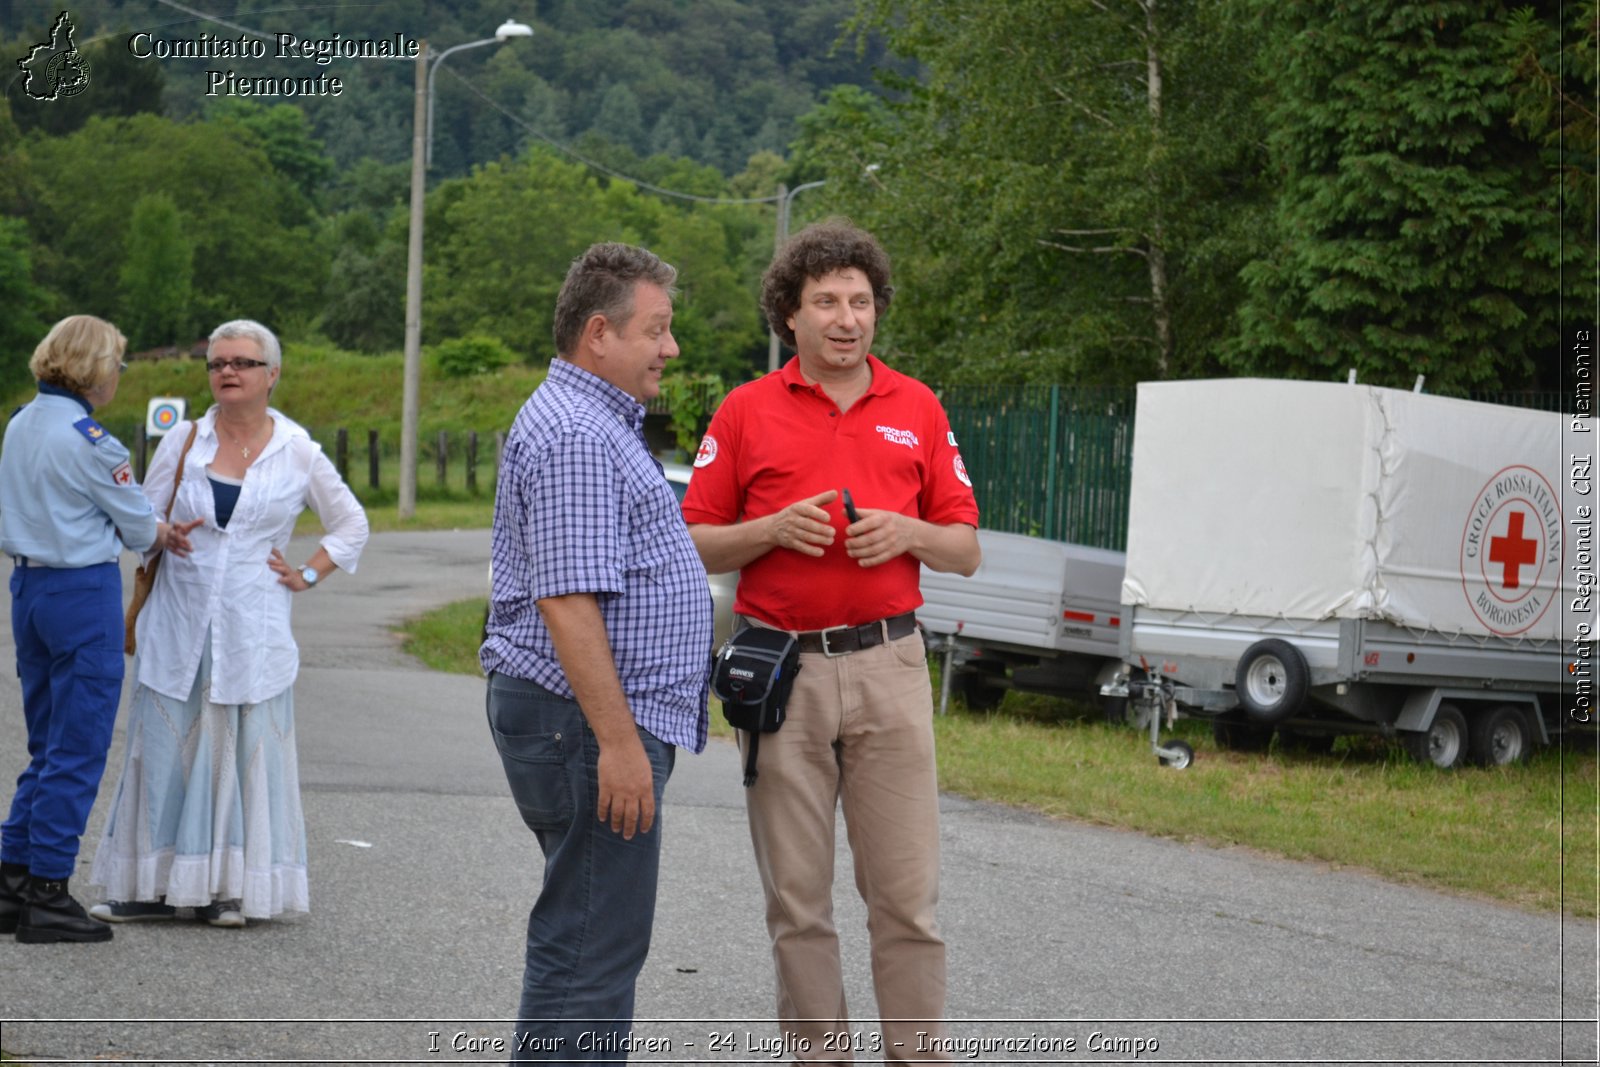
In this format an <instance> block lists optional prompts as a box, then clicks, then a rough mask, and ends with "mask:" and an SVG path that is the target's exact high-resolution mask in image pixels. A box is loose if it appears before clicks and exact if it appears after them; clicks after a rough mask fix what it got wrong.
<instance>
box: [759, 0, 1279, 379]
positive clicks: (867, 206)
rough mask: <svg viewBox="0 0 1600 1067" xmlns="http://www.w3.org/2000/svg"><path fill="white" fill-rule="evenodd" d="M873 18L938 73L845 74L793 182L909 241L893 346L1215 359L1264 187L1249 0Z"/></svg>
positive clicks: (807, 124) (1082, 0)
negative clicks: (1240, 15) (896, 97)
mask: <svg viewBox="0 0 1600 1067" xmlns="http://www.w3.org/2000/svg"><path fill="white" fill-rule="evenodd" d="M859 25H860V26H861V27H864V28H867V29H878V30H881V31H882V32H883V33H884V34H885V35H886V36H887V38H888V40H889V43H890V45H891V47H892V48H893V49H894V50H895V51H896V52H897V53H898V54H900V55H902V56H904V57H908V58H910V59H914V60H916V61H917V62H919V63H920V64H921V68H922V70H923V72H924V73H923V76H922V77H920V78H919V79H918V80H916V81H906V80H903V79H902V80H898V81H896V80H893V79H891V83H890V84H891V87H892V88H897V89H898V90H900V92H901V94H902V96H901V99H900V101H899V102H898V103H897V104H895V105H894V106H893V107H891V108H885V107H884V106H883V105H881V104H880V103H879V102H878V101H877V100H876V99H875V98H873V97H871V96H869V95H868V94H865V93H863V92H861V91H859V90H856V89H853V88H851V87H840V88H839V89H836V90H835V91H834V92H833V93H832V94H831V95H830V97H829V99H828V101H827V103H826V104H825V105H824V106H823V107H822V108H820V109H819V110H818V111H817V112H815V113H813V114H812V115H811V116H808V117H807V119H806V120H804V121H803V123H802V135H801V139H800V141H799V142H798V143H797V145H796V152H795V162H796V168H795V170H794V171H793V172H792V173H791V176H790V177H791V184H794V183H795V182H798V181H800V180H804V179H815V178H817V177H825V179H826V181H827V183H828V184H827V186H826V188H824V189H822V190H820V191H819V192H818V193H817V194H808V196H810V197H811V198H812V199H811V201H810V203H809V204H806V202H805V201H804V200H802V201H800V202H799V203H800V205H801V206H803V207H804V210H805V211H806V212H808V213H809V212H815V211H819V210H829V209H834V210H843V211H845V212H846V213H848V214H850V215H852V216H853V217H855V218H856V219H857V221H860V222H863V223H866V224H868V225H870V226H871V227H872V228H873V229H875V230H876V231H878V233H879V235H880V237H882V238H883V239H884V240H885V242H886V244H887V245H888V247H889V250H890V252H891V254H893V255H894V256H896V258H897V274H898V278H899V282H900V286H899V287H900V291H901V295H900V296H898V297H897V298H896V302H895V305H894V308H893V310H892V311H891V313H890V315H889V316H888V317H887V319H886V320H885V324H884V330H883V343H882V344H881V345H880V348H881V349H882V350H883V351H884V352H885V353H890V354H893V355H894V356H895V357H896V358H897V359H900V360H903V361H904V362H905V363H906V364H908V365H909V366H910V367H911V368H912V369H913V370H915V371H916V372H917V373H919V374H921V375H922V376H924V377H927V378H931V379H936V380H939V381H946V382H953V381H997V380H998V381H1025V380H1041V381H1061V380H1074V381H1081V382H1129V381H1135V380H1138V379H1142V378H1149V377H1174V376H1183V375H1191V374H1195V373H1203V372H1207V371H1209V370H1211V369H1212V368H1214V367H1215V366H1216V360H1217V354H1218V352H1219V350H1220V348H1221V344H1222V342H1223V340H1224V339H1225V337H1226V334H1227V331H1228V329H1229V324H1228V319H1227V316H1226V314H1224V313H1221V312H1219V310H1218V308H1219V307H1224V308H1225V307H1229V306H1231V305H1230V301H1231V300H1232V299H1234V298H1235V297H1236V296H1237V293H1238V283H1237V281H1236V276H1237V273H1238V270H1239V268H1240V267H1242V266H1243V264H1244V263H1245V262H1247V261H1248V259H1249V257H1250V255H1251V253H1252V250H1253V243H1252V242H1253V238H1252V226H1251V220H1252V218H1253V216H1254V215H1255V214H1256V213H1257V212H1259V210H1260V207H1259V205H1260V203H1261V201H1262V200H1263V198H1264V196H1265V189H1264V188H1263V185H1262V182H1261V180H1260V178H1259V174H1260V167H1259V146H1258V145H1257V144H1255V143H1254V142H1252V140H1251V139H1250V131H1251V130H1252V129H1253V128H1255V122H1254V118H1255V113H1254V107H1255V105H1254V99H1255V94H1256V92H1257V86H1255V85H1254V84H1253V83H1252V81H1251V79H1250V68H1249V64H1248V63H1244V62H1241V61H1240V60H1241V56H1248V55H1249V54H1250V48H1251V44H1250V42H1249V40H1248V38H1247V36H1246V35H1245V33H1244V32H1243V27H1242V26H1241V25H1240V23H1239V20H1238V19H1237V18H1236V17H1235V16H1234V12H1233V9H1232V6H1231V3H1229V2H1226V0H1189V2H1184V3H1177V2H1167V0H1118V2H1104V0H1014V2H1010V3H1005V4H994V5H981V6H980V5H974V4H971V3H967V2H964V0H916V2H913V0H868V2H867V3H865V4H864V8H863V15H862V19H861V21H860V23H859Z"/></svg>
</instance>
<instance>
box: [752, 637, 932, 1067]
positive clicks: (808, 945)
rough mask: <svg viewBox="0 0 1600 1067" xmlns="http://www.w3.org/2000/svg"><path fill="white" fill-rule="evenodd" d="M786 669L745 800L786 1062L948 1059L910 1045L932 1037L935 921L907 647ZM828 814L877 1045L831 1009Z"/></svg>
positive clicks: (836, 981)
mask: <svg viewBox="0 0 1600 1067" xmlns="http://www.w3.org/2000/svg"><path fill="white" fill-rule="evenodd" d="M800 664H801V666H800V672H799V674H798V675H796V677H795V687H794V692H793V694H792V695H791V696H790V699H789V709H788V718H787V721H785V722H784V724H783V727H782V728H781V729H780V730H778V732H777V733H772V734H764V735H762V738H761V745H760V751H759V754H758V757H757V764H756V769H757V777H756V781H755V784H754V785H752V786H751V787H750V788H749V789H748V790H746V792H745V795H746V810H747V812H748V815H749V818H750V839H751V841H752V843H753V844H754V845H755V856H756V866H757V867H758V868H759V870H760V872H761V883H762V886H763V887H764V889H765V891H766V901H767V931H768V933H769V934H770V935H771V937H772V958H773V962H774V963H775V964H776V966H777V991H778V1018H779V1020H780V1022H781V1024H782V1026H783V1030H784V1035H785V1051H788V1052H792V1053H793V1054H794V1057H795V1061H796V1062H834V1063H843V1062H848V1061H850V1060H851V1059H853V1056H852V1052H861V1053H863V1055H865V1056H866V1057H867V1058H871V1059H876V1058H877V1056H878V1055H880V1054H881V1055H882V1057H883V1059H884V1060H885V1061H886V1062H896V1061H901V1060H921V1061H923V1062H931V1061H932V1060H937V1059H947V1058H948V1057H946V1056H943V1055H938V1054H934V1053H931V1052H929V1051H927V1045H926V1043H925V1042H926V1039H925V1038H923V1039H919V1037H918V1033H919V1032H922V1033H923V1034H931V1035H934V1036H942V1035H943V1034H944V1032H945V1031H944V1025H943V1023H942V1021H941V1020H942V1019H943V1017H944V1010H945V948H944V941H943V939H942V938H940V936H939V930H938V924H937V923H936V922H935V919H934V909H935V906H936V905H937V903H938V899H939V785H938V770H937V766H936V765H935V762H934V747H933V695H932V692H931V688H930V685H929V680H928V666H927V653H926V650H925V648H924V646H923V643H922V634H921V632H920V631H919V632H914V633H912V634H910V635H908V636H906V637H903V638H901V639H900V640H898V641H892V642H888V643H886V644H882V645H879V646H877V647H876V648H869V649H865V650H863V651H860V652H854V653H851V654H849V655H845V656H836V657H828V656H825V655H823V654H821V653H805V654H802V656H801V658H800ZM747 741H748V736H747V735H745V734H742V733H741V734H740V742H741V745H743V744H745V743H746V742H747ZM840 803H842V804H843V805H844V818H845V827H846V832H847V834H848V837H849V841H850V852H851V856H852V859H853V862H854V866H855V879H856V889H857V890H858V891H859V892H860V894H861V898H862V900H863V901H865V903H866V906H867V931H868V934H869V936H870V938H871V944H872V980H873V988H874V991H875V992H876V994H877V1000H878V1012H879V1015H880V1016H881V1018H882V1020H883V1029H882V1031H881V1032H880V1031H876V1030H873V1029H872V1028H870V1027H862V1028H852V1027H851V1025H850V1014H849V1011H848V1009H847V1008H846V1006H845V997H844V982H843V976H842V974H841V970H840V963H839V938H838V934H837V933H836V931H835V929H834V924H833V866H834V863H833V859H834V817H835V816H834V812H835V808H836V806H837V805H838V804H840ZM841 1038H843V1040H841ZM875 1043H876V1045H877V1047H874V1044H875ZM919 1050H920V1051H919Z"/></svg>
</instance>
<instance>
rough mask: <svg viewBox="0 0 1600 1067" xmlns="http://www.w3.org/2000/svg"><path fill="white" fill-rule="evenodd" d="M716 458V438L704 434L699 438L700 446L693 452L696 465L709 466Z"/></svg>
mask: <svg viewBox="0 0 1600 1067" xmlns="http://www.w3.org/2000/svg"><path fill="white" fill-rule="evenodd" d="M716 460H717V439H716V438H715V437H712V436H711V435H710V434H706V435H705V436H704V437H703V438H701V439H700V448H699V450H698V451H696V452H695V454H694V465H695V466H696V467H709V466H711V464H713V463H715V462H716Z"/></svg>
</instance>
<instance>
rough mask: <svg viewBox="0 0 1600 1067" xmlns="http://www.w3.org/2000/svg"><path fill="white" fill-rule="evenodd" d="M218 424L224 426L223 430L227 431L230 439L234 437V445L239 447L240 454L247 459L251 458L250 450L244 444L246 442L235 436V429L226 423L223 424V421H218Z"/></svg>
mask: <svg viewBox="0 0 1600 1067" xmlns="http://www.w3.org/2000/svg"><path fill="white" fill-rule="evenodd" d="M218 425H219V426H222V429H223V431H224V432H225V433H227V435H228V437H229V438H230V439H232V441H233V443H234V446H235V447H237V448H238V449H239V454H240V455H241V456H243V457H244V458H245V459H249V458H250V450H249V449H248V448H246V447H245V446H244V442H243V441H240V440H239V438H238V437H236V436H234V433H233V431H232V430H230V429H228V427H227V426H225V425H223V424H221V423H218Z"/></svg>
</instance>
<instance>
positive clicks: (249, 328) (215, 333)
mask: <svg viewBox="0 0 1600 1067" xmlns="http://www.w3.org/2000/svg"><path fill="white" fill-rule="evenodd" d="M230 337H245V338H248V339H250V340H252V341H254V342H255V343H256V347H257V348H259V349H261V358H262V359H264V360H266V361H267V366H268V367H280V366H282V365H283V349H282V348H281V347H279V345H278V338H277V337H276V336H275V335H274V334H273V332H272V331H271V330H269V329H267V328H266V327H265V326H263V325H261V324H260V323H259V322H257V321H256V320H254V319H232V320H230V321H228V322H225V323H223V324H222V325H221V326H218V327H217V328H216V329H215V330H212V331H211V340H210V342H209V343H210V344H216V343H217V342H218V341H223V340H226V339H228V338H230Z"/></svg>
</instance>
